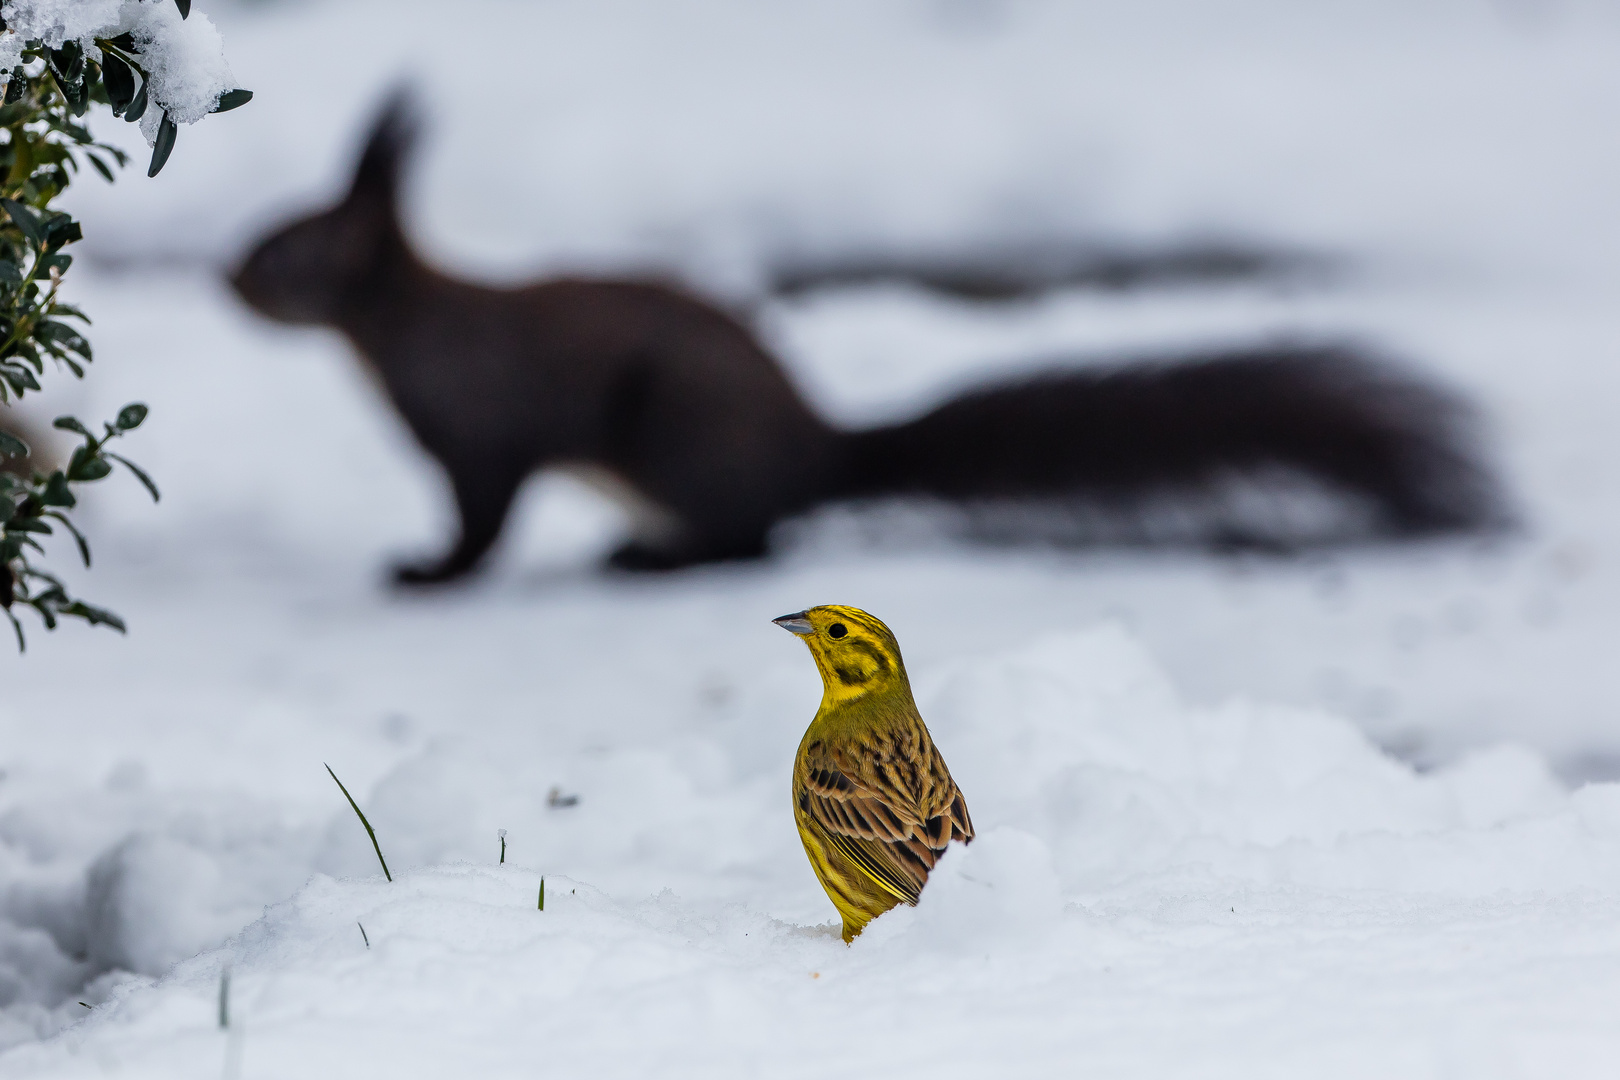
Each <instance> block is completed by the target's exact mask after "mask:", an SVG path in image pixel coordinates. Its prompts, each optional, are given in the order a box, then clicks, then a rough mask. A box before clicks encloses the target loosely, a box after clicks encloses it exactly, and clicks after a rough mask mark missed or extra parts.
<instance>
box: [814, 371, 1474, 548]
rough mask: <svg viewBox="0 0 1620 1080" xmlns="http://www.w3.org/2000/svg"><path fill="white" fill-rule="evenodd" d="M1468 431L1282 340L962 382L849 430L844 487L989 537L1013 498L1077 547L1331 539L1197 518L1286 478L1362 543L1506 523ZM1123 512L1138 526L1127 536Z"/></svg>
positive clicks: (1010, 527) (1429, 401)
mask: <svg viewBox="0 0 1620 1080" xmlns="http://www.w3.org/2000/svg"><path fill="white" fill-rule="evenodd" d="M1472 429H1473V419H1472V413H1471V411H1470V410H1469V409H1468V408H1467V407H1466V406H1465V405H1464V404H1463V403H1462V402H1461V401H1460V400H1458V399H1457V398H1455V397H1453V396H1452V395H1451V394H1449V393H1447V392H1445V391H1443V390H1441V389H1439V388H1437V387H1435V386H1432V385H1429V384H1427V383H1424V382H1422V381H1419V380H1418V379H1416V378H1414V377H1412V376H1410V375H1406V374H1403V373H1401V372H1400V371H1398V370H1396V369H1395V368H1393V367H1392V366H1390V365H1388V364H1386V363H1383V362H1380V361H1377V360H1374V359H1371V358H1369V357H1367V356H1366V355H1364V354H1363V353H1361V352H1359V351H1358V350H1356V349H1354V348H1352V347H1348V346H1297V347H1293V346H1286V345H1283V346H1275V347H1268V348H1259V349H1252V350H1246V351H1238V352H1230V353H1221V354H1215V355H1208V356H1202V357H1191V358H1183V359H1181V360H1177V361H1173V362H1161V363H1142V364H1132V365H1128V366H1124V367H1117V368H1111V369H1106V370H1096V369H1087V370H1070V371H1063V372H1054V373H1048V374H1043V375H1039V376H1037V377H1034V378H1030V379H1026V380H1023V381H1020V382H1013V383H1006V384H1001V385H993V386H989V387H986V388H983V389H977V390H973V391H971V392H968V393H966V394H963V395H961V396H959V397H957V398H955V399H953V400H951V401H948V402H946V403H945V404H944V405H941V406H940V407H938V408H936V409H934V410H933V411H932V412H929V413H927V414H926V415H924V416H921V417H919V418H917V419H915V420H912V421H909V422H906V423H901V424H896V425H893V426H889V427H882V428H876V429H872V430H867V431H860V432H854V433H851V434H850V435H849V436H848V443H847V446H848V454H847V456H846V468H847V471H846V473H845V475H844V478H843V479H844V482H843V485H842V487H843V491H842V492H841V494H843V495H845V496H848V497H854V498H862V497H872V496H895V495H899V496H922V497H925V498H931V499H935V500H944V501H947V502H949V503H953V504H957V505H959V506H965V507H968V508H970V509H971V508H980V509H985V510H989V511H990V512H989V513H984V514H981V515H980V521H981V524H982V523H983V522H986V521H989V522H996V523H999V526H998V528H997V530H996V531H1000V532H1002V533H1004V534H1005V533H1009V532H1010V533H1013V534H1017V533H1018V532H1019V531H1020V530H1021V529H1023V527H1024V525H1029V526H1030V527H1031V528H1034V525H1033V522H1034V520H1035V519H1034V518H1032V517H1030V516H1029V515H1025V516H1023V517H1020V516H1019V514H1018V512H1017V511H1016V509H1015V508H1016V507H1018V506H1023V507H1040V508H1044V509H1043V510H1042V513H1043V514H1045V515H1046V516H1045V519H1044V520H1046V521H1047V522H1048V525H1050V522H1051V520H1052V519H1053V518H1054V517H1055V518H1058V519H1062V520H1064V521H1066V522H1067V526H1068V527H1067V529H1066V530H1065V529H1064V528H1062V527H1060V528H1057V529H1055V530H1054V529H1050V528H1048V527H1047V526H1042V530H1043V531H1047V532H1053V533H1056V534H1064V535H1068V536H1071V537H1073V538H1075V539H1098V538H1101V537H1099V536H1098V535H1096V534H1099V533H1105V534H1106V533H1110V532H1112V534H1113V536H1114V538H1116V539H1119V538H1126V539H1130V540H1132V541H1141V540H1144V539H1153V538H1163V539H1181V540H1186V539H1200V540H1221V539H1225V540H1233V541H1242V540H1245V539H1248V540H1253V541H1255V542H1258V543H1277V542H1281V543H1291V542H1296V541H1300V540H1312V539H1316V540H1323V539H1325V540H1342V539H1346V537H1345V536H1344V535H1343V532H1344V528H1343V527H1341V526H1342V525H1343V522H1342V521H1340V524H1338V525H1334V526H1332V527H1330V528H1329V530H1328V534H1327V535H1317V536H1311V535H1297V536H1290V535H1289V534H1290V533H1301V532H1303V533H1305V534H1310V533H1311V532H1312V531H1313V530H1315V531H1318V532H1319V531H1320V530H1319V528H1318V527H1317V526H1315V525H1305V526H1303V527H1296V525H1297V522H1296V523H1295V524H1294V525H1291V524H1289V523H1288V521H1286V520H1281V521H1270V522H1256V521H1253V520H1249V521H1243V520H1234V518H1233V513H1232V507H1231V506H1230V505H1228V506H1226V507H1225V508H1224V509H1223V510H1222V511H1219V512H1217V511H1214V510H1213V509H1212V507H1213V506H1214V504H1216V503H1221V502H1222V501H1223V500H1224V501H1225V502H1226V503H1228V504H1230V503H1232V502H1233V500H1234V498H1236V501H1237V502H1240V503H1241V502H1243V501H1244V500H1245V499H1247V501H1248V503H1249V504H1250V506H1251V508H1252V507H1253V505H1254V504H1255V502H1256V498H1255V495H1256V493H1257V492H1258V493H1260V496H1261V497H1260V498H1259V500H1258V501H1259V502H1261V503H1264V502H1266V501H1267V498H1269V497H1270V496H1272V495H1275V494H1276V493H1277V492H1278V491H1280V490H1282V489H1284V488H1287V487H1289V486H1290V483H1291V482H1292V481H1285V480H1284V479H1283V478H1285V477H1287V478H1293V480H1298V479H1299V478H1306V479H1308V480H1310V481H1314V485H1307V486H1308V487H1312V488H1313V489H1320V491H1323V492H1326V493H1328V494H1329V496H1330V497H1329V500H1328V501H1329V502H1332V501H1334V500H1339V501H1348V502H1349V503H1352V504H1355V505H1356V506H1358V507H1359V508H1360V511H1359V516H1356V515H1353V517H1354V519H1355V520H1356V521H1357V522H1359V524H1358V525H1356V526H1355V527H1354V528H1353V530H1352V531H1354V532H1356V533H1357V534H1360V535H1383V536H1389V535H1402V536H1416V535H1422V534H1433V533H1444V532H1459V531H1474V530H1483V529H1488V528H1492V527H1494V526H1499V525H1502V524H1504V523H1505V522H1506V515H1505V513H1504V511H1503V504H1502V500H1501V497H1500V494H1499V491H1498V487H1497V485H1496V483H1495V481H1494V479H1493V478H1492V476H1491V474H1490V472H1489V470H1488V469H1487V468H1486V467H1485V466H1484V465H1483V464H1482V463H1481V460H1480V458H1479V456H1478V454H1477V451H1476V445H1475V442H1474V439H1473V434H1472ZM1295 486H1297V485H1295ZM1235 490H1242V491H1246V492H1247V494H1246V495H1242V496H1241V497H1235V496H1233V494H1232V492H1233V491H1235ZM1344 497H1348V499H1347V500H1346V499H1345V498H1344ZM1273 501H1274V500H1273ZM1171 507H1173V508H1174V509H1173V510H1171V511H1169V516H1170V517H1172V518H1175V520H1176V521H1178V522H1179V523H1180V527H1173V528H1170V529H1168V530H1165V529H1163V528H1160V529H1158V531H1157V532H1155V527H1154V525H1153V523H1152V521H1151V520H1148V519H1152V518H1154V517H1157V518H1158V520H1159V523H1160V524H1161V525H1162V524H1163V521H1164V519H1165V516H1166V508H1171ZM1189 507H1191V508H1192V509H1191V511H1190V512H1189ZM1243 516H1244V515H1243V514H1242V513H1239V514H1238V515H1237V517H1238V518H1239V519H1241V518H1243ZM1253 516H1254V515H1252V514H1250V515H1249V517H1250V518H1251V519H1252V518H1253ZM1261 516H1262V517H1264V516H1265V514H1262V515H1261ZM1272 516H1273V517H1276V515H1275V514H1273V515H1272ZM1287 516H1288V515H1287V513H1284V514H1283V515H1282V517H1283V518H1285V519H1286V518H1287ZM1296 516H1297V515H1296ZM1122 519H1131V520H1133V521H1134V522H1135V526H1134V528H1135V531H1134V532H1131V533H1130V534H1129V535H1128V536H1127V537H1121V536H1120V535H1119V522H1120V521H1121V520H1122ZM1020 522H1022V523H1024V525H1020ZM1103 522H1109V523H1111V524H1100V523H1103ZM1190 522H1197V523H1195V524H1191V525H1189V523H1190ZM1076 524H1079V525H1080V526H1081V527H1080V528H1079V529H1078V533H1077V531H1076V529H1075V526H1076ZM1200 532H1201V533H1202V535H1197V534H1199V533H1200ZM1189 533H1190V534H1193V535H1188V534H1189ZM1054 538H1059V539H1061V538H1063V536H1062V535H1057V536H1055V537H1054Z"/></svg>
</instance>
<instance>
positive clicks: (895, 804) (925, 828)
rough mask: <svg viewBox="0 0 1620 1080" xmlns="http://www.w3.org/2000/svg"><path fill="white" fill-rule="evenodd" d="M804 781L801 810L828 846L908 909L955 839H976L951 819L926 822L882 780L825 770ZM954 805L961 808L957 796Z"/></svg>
mask: <svg viewBox="0 0 1620 1080" xmlns="http://www.w3.org/2000/svg"><path fill="white" fill-rule="evenodd" d="M801 779H802V781H803V784H804V791H803V796H802V799H801V806H802V808H803V809H804V811H805V813H806V814H807V815H808V816H809V818H810V820H811V821H812V822H813V823H814V824H815V825H816V826H817V827H818V831H820V832H821V833H823V834H824V835H825V836H826V838H827V841H828V843H829V844H831V845H832V847H833V848H835V849H836V850H837V851H839V852H840V853H841V854H842V855H844V857H845V858H847V859H849V860H850V861H851V862H853V863H854V864H855V865H856V866H858V867H860V868H861V870H863V871H864V872H865V873H866V874H867V876H868V877H870V878H871V879H872V880H873V881H874V882H876V883H877V885H878V886H879V887H881V888H882V889H883V890H884V891H885V892H888V893H890V894H892V895H893V896H895V897H896V898H897V899H900V900H904V901H905V902H906V903H908V904H915V903H916V902H917V897H918V896H919V895H921V893H922V887H923V883H924V882H925V881H927V880H928V871H930V870H932V869H933V867H934V863H935V862H936V861H937V860H938V859H939V856H940V854H941V853H942V852H943V851H944V849H945V845H946V844H948V843H949V842H950V841H951V839H952V838H953V836H954V837H955V838H957V839H966V838H968V837H971V836H972V825H971V824H969V825H968V826H967V830H966V833H965V835H962V834H961V830H958V829H956V828H953V824H954V822H953V821H952V819H951V818H950V817H946V816H943V815H934V816H933V817H932V818H928V819H925V818H924V817H923V816H922V815H921V814H919V813H918V809H917V807H916V806H915V805H914V801H913V799H912V798H910V797H907V795H906V794H905V793H904V792H902V791H899V790H891V785H889V784H884V783H882V782H881V780H880V781H879V782H878V783H867V782H863V781H861V780H859V779H857V778H855V777H852V776H851V775H850V774H849V773H848V772H846V771H844V770H842V769H837V768H829V767H826V766H820V767H815V768H810V769H807V770H805V772H804V774H803V775H802V777H801ZM954 788H955V785H954V784H953V785H952V789H953V791H954ZM955 801H956V802H957V803H958V804H960V803H961V796H960V794H959V793H958V794H957V795H956V799H955ZM963 817H964V819H965V817H966V808H965V807H964V808H963Z"/></svg>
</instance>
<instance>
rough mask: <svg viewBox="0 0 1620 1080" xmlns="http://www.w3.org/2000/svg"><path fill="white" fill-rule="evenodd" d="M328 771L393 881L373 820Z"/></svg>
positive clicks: (385, 871)
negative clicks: (367, 816) (371, 820)
mask: <svg viewBox="0 0 1620 1080" xmlns="http://www.w3.org/2000/svg"><path fill="white" fill-rule="evenodd" d="M321 764H322V765H326V762H324V761H323V762H321ZM326 771H327V772H328V773H329V774H330V775H331V777H332V779H333V781H335V782H336V783H337V786H338V790H339V791H341V792H343V797H344V798H345V799H348V800H349V805H350V806H352V807H354V812H355V815H356V816H358V817H359V818H360V824H362V825H364V826H365V827H366V835H367V836H369V837H371V849H372V850H373V851H375V852H376V853H377V861H378V862H380V863H382V868H383V877H385V878H387V879H388V880H389V881H393V880H394V875H393V874H390V873H389V872H388V860H387V859H385V858H383V854H382V845H381V844H379V843H377V832H376V830H375V829H373V828H372V827H371V822H369V821H367V820H366V815H365V813H364V812H362V811H361V809H360V804H359V803H357V802H355V801H354V796H353V795H350V794H349V789H348V788H346V787H344V786H343V781H341V780H339V779H338V778H337V773H335V772H332V766H330V765H326ZM541 884H542V885H544V884H545V883H544V882H541Z"/></svg>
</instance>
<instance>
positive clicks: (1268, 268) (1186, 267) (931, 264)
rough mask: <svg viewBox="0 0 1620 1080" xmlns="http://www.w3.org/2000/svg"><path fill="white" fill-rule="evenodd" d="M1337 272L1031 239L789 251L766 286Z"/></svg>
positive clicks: (1272, 279)
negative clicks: (908, 249) (813, 253)
mask: <svg viewBox="0 0 1620 1080" xmlns="http://www.w3.org/2000/svg"><path fill="white" fill-rule="evenodd" d="M1337 269H1338V267H1336V266H1335V264H1334V263H1333V261H1332V260H1330V259H1328V258H1326V257H1324V256H1321V255H1316V254H1311V253H1308V252H1303V251H1286V250H1271V249H1266V248H1259V247H1252V246H1247V245H1242V244H1235V243H1223V242H1216V241H1199V242H1192V243H1185V244H1175V245H1167V246H1164V247H1161V248H1156V249H1146V250H1140V249H1125V248H1116V247H1108V246H1104V245H1087V244H1059V243H1039V244H1038V243H1029V244H1007V245H997V246H991V247H986V248H980V249H976V250H973V251H971V252H965V253H964V252H961V251H939V252H927V251H921V252H912V253H909V254H904V255H895V254H887V253H885V254H874V255H865V256H861V255H856V256H848V257H837V258H822V259H817V258H804V257H798V258H793V257H789V258H786V259H780V260H778V261H777V263H776V265H774V266H773V267H771V268H770V270H769V271H768V272H767V282H766V288H767V290H768V291H769V292H770V293H772V294H773V295H776V296H802V295H805V294H807V293H814V292H818V291H820V290H824V289H847V288H857V287H862V286H871V285H886V284H903V285H911V286H914V287H916V288H920V289H925V290H927V291H929V292H935V293H941V294H943V295H945V296H949V297H951V298H952V299H956V300H969V301H979V302H986V303H990V302H1002V301H1009V300H1033V299H1037V298H1039V297H1041V296H1043V295H1045V294H1047V293H1050V292H1053V291H1056V290H1058V289H1095V290H1099V291H1109V292H1114V291H1121V292H1122V291H1125V290H1127V289H1141V288H1148V287H1153V286H1161V287H1162V286H1175V285H1179V286H1186V285H1218V284H1228V283H1232V282H1255V281H1263V282H1267V283H1269V284H1273V285H1282V286H1288V285H1297V284H1303V283H1314V282H1318V281H1321V280H1323V279H1324V278H1327V277H1329V276H1331V275H1332V274H1333V273H1334V272H1335V271H1336V270H1337Z"/></svg>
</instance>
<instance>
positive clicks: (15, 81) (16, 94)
mask: <svg viewBox="0 0 1620 1080" xmlns="http://www.w3.org/2000/svg"><path fill="white" fill-rule="evenodd" d="M27 87H28V73H27V72H25V71H23V68H22V65H21V64H18V65H17V66H16V67H14V68H12V69H11V79H10V80H9V81H8V82H7V83H6V104H7V105H15V104H16V103H17V102H18V101H20V100H22V96H23V91H24V90H25V89H27Z"/></svg>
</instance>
